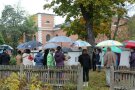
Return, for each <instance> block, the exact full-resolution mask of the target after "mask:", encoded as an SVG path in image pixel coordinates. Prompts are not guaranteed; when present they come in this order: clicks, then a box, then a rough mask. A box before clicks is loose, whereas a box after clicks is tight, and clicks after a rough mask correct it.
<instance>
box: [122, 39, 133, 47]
mask: <svg viewBox="0 0 135 90" xmlns="http://www.w3.org/2000/svg"><path fill="white" fill-rule="evenodd" d="M124 44H125V47H126V48H135V41H133V40H129V41H124Z"/></svg>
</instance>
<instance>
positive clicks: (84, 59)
mask: <svg viewBox="0 0 135 90" xmlns="http://www.w3.org/2000/svg"><path fill="white" fill-rule="evenodd" d="M78 61H79V62H80V64H81V66H82V67H83V68H89V69H91V59H90V56H89V55H88V54H82V55H80V56H79V60H78Z"/></svg>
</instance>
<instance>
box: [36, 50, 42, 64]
mask: <svg viewBox="0 0 135 90" xmlns="http://www.w3.org/2000/svg"><path fill="white" fill-rule="evenodd" d="M34 62H36V65H43V56H42V53H41V52H38V53H37V55H36V56H35V58H34Z"/></svg>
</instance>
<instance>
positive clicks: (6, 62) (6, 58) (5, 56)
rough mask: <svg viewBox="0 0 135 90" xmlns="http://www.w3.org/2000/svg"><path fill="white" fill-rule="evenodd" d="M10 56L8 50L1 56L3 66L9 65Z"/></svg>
mask: <svg viewBox="0 0 135 90" xmlns="http://www.w3.org/2000/svg"><path fill="white" fill-rule="evenodd" d="M9 61H10V56H9V54H8V51H7V50H3V53H2V54H1V64H2V65H9Z"/></svg>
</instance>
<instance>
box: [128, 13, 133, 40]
mask: <svg viewBox="0 0 135 90" xmlns="http://www.w3.org/2000/svg"><path fill="white" fill-rule="evenodd" d="M128 33H129V39H131V40H134V39H135V16H133V17H131V18H130V19H129V21H128Z"/></svg>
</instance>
